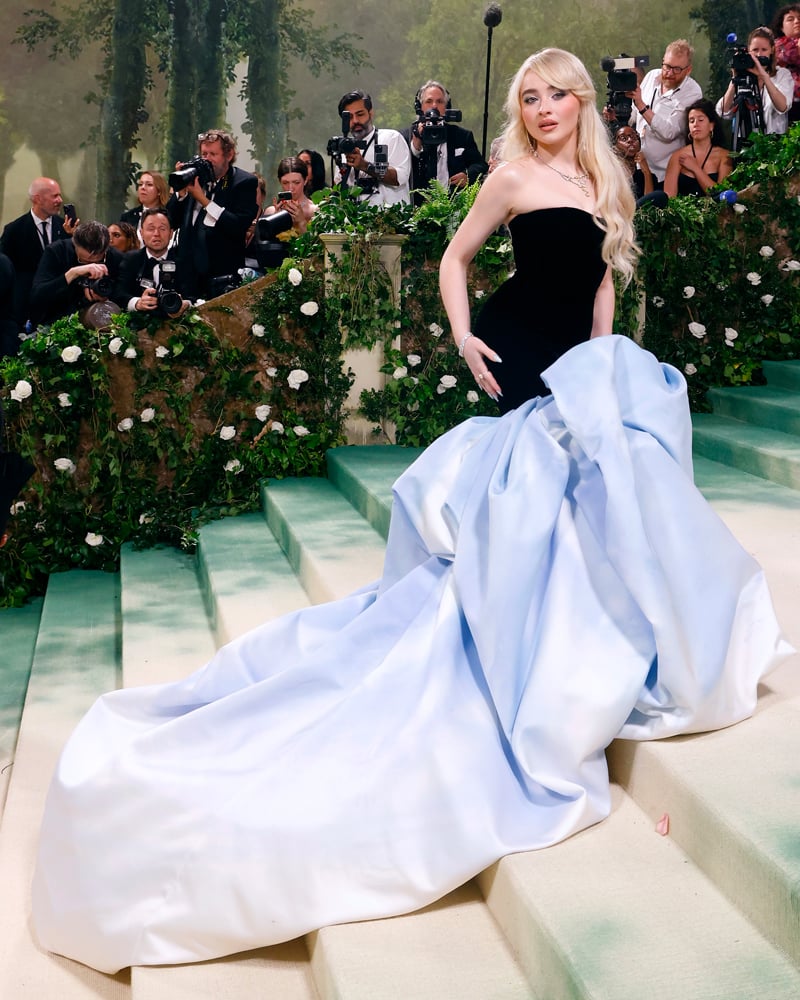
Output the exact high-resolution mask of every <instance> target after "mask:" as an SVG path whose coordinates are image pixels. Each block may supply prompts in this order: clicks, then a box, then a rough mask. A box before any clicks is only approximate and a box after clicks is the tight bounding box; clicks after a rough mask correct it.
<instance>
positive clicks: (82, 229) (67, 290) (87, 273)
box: [30, 222, 122, 327]
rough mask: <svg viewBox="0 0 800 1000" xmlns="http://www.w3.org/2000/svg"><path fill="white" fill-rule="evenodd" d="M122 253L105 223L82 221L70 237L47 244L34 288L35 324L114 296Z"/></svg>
mask: <svg viewBox="0 0 800 1000" xmlns="http://www.w3.org/2000/svg"><path fill="white" fill-rule="evenodd" d="M121 262H122V254H121V253H118V252H117V251H116V250H114V249H113V247H109V245H108V229H106V227H105V226H104V225H103V224H102V222H81V223H80V224H79V225H78V226H77V227H76V228H75V232H74V233H73V234H72V239H70V240H56V241H55V243H50V244H49V246H47V247H45V250H44V253H43V254H42V259H41V261H40V262H39V267H38V268H37V269H36V274H35V275H34V278H33V286H32V288H31V301H30V316H31V322H32V323H33V325H34V327H36V326H38V325H39V324H40V323H53V322H54V321H55V320H57V319H61V317H62V316H69V315H70V314H71V313H74V312H76V311H77V310H79V309H82V308H85V307H87V306H90V305H92V303H95V302H107V301H108V300H109V299H110V298H111V293H112V291H113V288H114V285H115V283H116V281H117V278H118V276H119V269H120V264H121Z"/></svg>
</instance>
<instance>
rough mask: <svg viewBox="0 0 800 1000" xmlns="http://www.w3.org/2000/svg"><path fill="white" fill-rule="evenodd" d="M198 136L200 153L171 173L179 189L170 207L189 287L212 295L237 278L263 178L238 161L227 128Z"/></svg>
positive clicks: (192, 292)
mask: <svg viewBox="0 0 800 1000" xmlns="http://www.w3.org/2000/svg"><path fill="white" fill-rule="evenodd" d="M197 141H198V150H199V154H198V156H196V157H195V158H194V159H193V160H190V161H189V162H188V163H179V164H178V165H177V169H176V170H175V172H174V173H172V174H170V177H169V182H170V185H171V187H172V188H173V190H174V191H175V194H173V195H172V197H171V198H170V200H169V203H168V205H167V210H168V212H169V217H170V220H171V222H172V226H173V228H174V229H177V230H178V231H179V237H178V261H179V262H180V264H181V268H182V270H183V272H184V274H185V276H186V280H187V281H190V282H191V284H190V285H189V286H187V288H186V289H185V291H186V292H187V293H190V294H189V297H190V298H195V297H196V296H198V295H202V296H203V298H213V297H214V296H215V295H217V294H220V289H221V288H224V287H228V286H229V285H230V284H235V283H238V273H237V272H238V271H239V269H240V268H242V267H244V256H245V242H246V235H247V230H248V227H249V226H250V223H251V222H252V221H253V219H254V218H255V216H256V213H257V211H258V203H257V201H256V190H257V188H258V179H257V178H256V176H255V174H250V173H247V172H246V171H245V170H240V169H239V168H238V167H235V166H234V165H233V162H234V160H235V159H236V142H235V140H234V138H233V136H232V135H230V134H229V133H228V132H224V131H222V130H221V129H213V130H212V131H210V132H203V133H201V134H200V135H199V136H198V139H197ZM215 279H218V280H215ZM224 279H229V280H227V281H226V280H224Z"/></svg>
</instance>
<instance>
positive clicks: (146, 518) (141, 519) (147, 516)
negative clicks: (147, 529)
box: [139, 514, 153, 524]
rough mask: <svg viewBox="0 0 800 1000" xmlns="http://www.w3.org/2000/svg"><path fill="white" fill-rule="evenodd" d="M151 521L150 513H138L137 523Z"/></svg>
mask: <svg viewBox="0 0 800 1000" xmlns="http://www.w3.org/2000/svg"><path fill="white" fill-rule="evenodd" d="M152 523H153V515H152V514H140V515H139V524H152Z"/></svg>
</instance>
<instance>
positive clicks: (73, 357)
mask: <svg viewBox="0 0 800 1000" xmlns="http://www.w3.org/2000/svg"><path fill="white" fill-rule="evenodd" d="M81 354H83V351H82V350H81V349H80V347H75V346H74V345H73V346H72V347H65V348H64V350H63V351H62V352H61V360H62V361H66V363H67V364H68V365H71V364H74V362H76V361H77V360H78V358H79V357H80V356H81Z"/></svg>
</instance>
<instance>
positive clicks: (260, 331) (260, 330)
mask: <svg viewBox="0 0 800 1000" xmlns="http://www.w3.org/2000/svg"><path fill="white" fill-rule="evenodd" d="M250 333H252V334H253V336H254V337H263V336H264V334H265V333H266V331H265V329H264V327H263V326H262V325H261V324H260V323H253V325H252V326H251V327H250Z"/></svg>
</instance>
